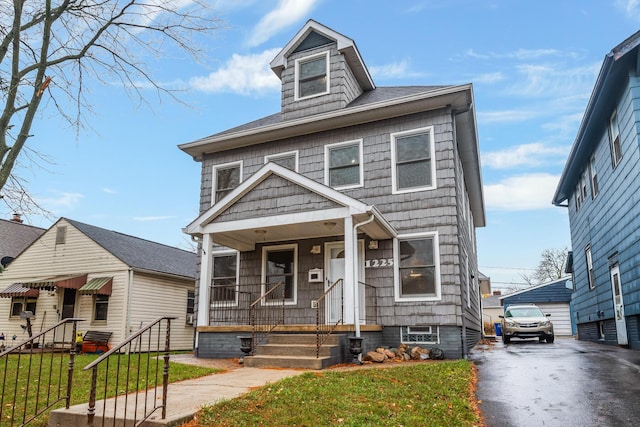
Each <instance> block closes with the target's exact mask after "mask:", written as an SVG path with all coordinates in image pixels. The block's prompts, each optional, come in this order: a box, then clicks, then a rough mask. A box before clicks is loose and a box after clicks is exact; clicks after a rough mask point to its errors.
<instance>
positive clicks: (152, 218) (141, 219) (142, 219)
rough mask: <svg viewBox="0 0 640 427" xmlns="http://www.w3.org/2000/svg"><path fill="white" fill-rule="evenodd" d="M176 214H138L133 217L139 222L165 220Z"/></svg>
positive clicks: (172, 217)
mask: <svg viewBox="0 0 640 427" xmlns="http://www.w3.org/2000/svg"><path fill="white" fill-rule="evenodd" d="M174 218H175V216H170V215H165V216H136V217H134V218H133V220H134V221H139V222H149V221H164V220H167V219H174Z"/></svg>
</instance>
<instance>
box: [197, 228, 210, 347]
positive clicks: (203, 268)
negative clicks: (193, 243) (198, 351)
mask: <svg viewBox="0 0 640 427" xmlns="http://www.w3.org/2000/svg"><path fill="white" fill-rule="evenodd" d="M212 261H213V258H212V257H211V236H210V235H209V234H205V235H204V236H203V237H202V253H201V254H200V282H199V283H198V314H197V325H196V326H206V325H207V324H208V323H209V282H210V281H211V279H210V277H211V263H212ZM197 346H198V334H196V347H197Z"/></svg>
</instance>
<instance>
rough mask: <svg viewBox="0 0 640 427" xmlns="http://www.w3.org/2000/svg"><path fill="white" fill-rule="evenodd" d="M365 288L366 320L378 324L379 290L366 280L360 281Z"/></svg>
mask: <svg viewBox="0 0 640 427" xmlns="http://www.w3.org/2000/svg"><path fill="white" fill-rule="evenodd" d="M358 283H359V284H360V285H361V286H362V287H363V288H364V307H365V309H364V310H365V312H364V320H365V322H366V323H367V324H369V325H376V324H378V290H377V288H376V287H375V286H373V285H370V284H368V283H365V282H358Z"/></svg>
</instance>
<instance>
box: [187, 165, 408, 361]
mask: <svg viewBox="0 0 640 427" xmlns="http://www.w3.org/2000/svg"><path fill="white" fill-rule="evenodd" d="M185 231H186V232H187V233H189V234H191V235H192V236H195V237H196V238H198V239H200V241H201V245H202V256H201V270H200V283H199V287H198V291H199V292H198V296H197V329H196V349H197V350H196V351H197V352H198V353H202V352H200V351H199V349H200V347H201V345H202V344H203V339H205V341H207V342H208V341H209V340H210V339H213V338H214V336H216V338H217V340H218V341H220V339H222V341H225V340H228V338H229V337H225V335H228V334H235V336H236V337H237V336H240V335H243V334H249V333H250V334H251V336H252V346H253V347H252V350H251V353H252V354H253V353H255V352H256V349H257V347H258V346H259V345H261V344H264V343H266V341H267V336H268V334H271V333H284V334H294V333H295V334H309V333H311V334H314V335H315V336H316V357H319V355H320V353H321V351H322V349H321V348H322V346H323V344H324V342H326V340H327V339H328V338H327V337H328V336H330V335H331V334H336V333H341V334H342V333H344V334H345V336H346V335H351V336H355V337H360V336H361V334H362V333H363V332H374V331H379V330H380V329H381V328H380V325H379V324H378V323H379V322H378V308H379V307H378V301H379V295H378V288H379V287H380V286H381V284H382V282H381V281H380V280H377V279H376V280H372V281H371V283H370V282H368V281H367V277H366V275H365V262H366V261H365V260H366V259H368V258H369V257H368V256H367V253H369V252H371V251H375V252H376V253H379V254H380V255H378V256H377V258H380V259H383V260H385V261H384V262H385V263H388V267H389V269H391V266H392V264H393V263H392V261H390V260H391V259H392V257H393V254H392V246H393V245H392V239H393V237H395V236H396V234H397V233H396V231H395V230H394V229H393V227H392V226H391V225H390V224H389V223H388V221H387V220H386V219H385V218H384V216H383V215H382V214H381V213H380V212H379V211H378V210H377V209H376V208H375V207H374V206H369V205H366V204H364V203H362V202H360V201H358V200H355V199H353V198H351V197H348V196H346V195H344V194H343V193H340V192H338V191H335V190H333V189H331V188H329V187H327V186H324V185H322V184H319V183H318V182H316V181H313V180H310V179H308V178H305V177H303V176H301V175H299V174H297V173H295V172H293V171H291V170H289V169H286V168H283V167H281V166H278V165H275V164H271V163H269V164H267V165H265V166H264V167H263V168H262V169H260V170H259V171H258V172H256V173H255V174H254V175H253V176H251V177H250V178H249V179H248V180H246V181H245V182H244V183H242V184H241V185H240V186H239V187H237V188H236V189H235V190H233V191H232V192H231V193H229V194H228V195H226V196H225V197H224V198H223V199H221V200H220V201H219V202H218V203H216V204H214V205H213V206H212V207H211V208H210V209H209V210H207V211H206V212H204V213H203V214H202V215H201V216H200V217H199V218H198V219H196V220H195V221H194V222H193V223H192V224H190V225H189V226H188V227H187V229H186V230H185ZM382 252H384V253H382ZM385 285H386V286H389V285H390V286H393V284H392V283H389V280H386V282H385ZM223 334H225V335H223ZM229 336H231V335H229ZM207 345H208V344H205V347H206V346H207ZM238 346H239V341H238V339H237V338H236V339H235V349H238ZM205 353H207V354H220V353H219V352H217V351H206V352H205ZM236 354H237V351H236Z"/></svg>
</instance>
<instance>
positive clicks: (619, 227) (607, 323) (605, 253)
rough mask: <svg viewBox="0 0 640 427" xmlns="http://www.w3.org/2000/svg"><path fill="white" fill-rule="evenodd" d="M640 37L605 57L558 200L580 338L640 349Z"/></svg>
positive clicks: (561, 181)
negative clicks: (565, 223)
mask: <svg viewBox="0 0 640 427" xmlns="http://www.w3.org/2000/svg"><path fill="white" fill-rule="evenodd" d="M639 44H640V32H637V33H635V34H634V35H632V36H631V37H629V38H628V39H626V40H624V41H623V42H622V43H620V44H619V45H618V46H616V47H615V48H613V50H611V52H610V53H608V54H607V55H606V56H605V58H604V62H603V64H602V67H601V69H600V74H599V75H598V79H597V80H596V84H595V87H594V89H593V92H592V94H591V98H590V99H589V103H588V104H587V107H586V109H585V113H584V116H583V119H582V122H581V124H580V127H579V129H578V134H577V136H576V139H575V142H574V143H573V147H572V149H571V152H570V153H569V158H568V159H567V163H566V164H565V167H564V170H563V172H562V175H561V177H560V182H559V183H558V187H557V189H556V193H555V195H554V197H553V203H554V204H555V205H557V206H563V207H568V212H569V226H570V228H571V245H572V250H573V257H572V258H573V260H572V261H573V275H574V283H575V292H574V295H573V301H572V303H573V310H574V320H575V322H576V324H577V327H578V337H579V339H582V340H589V341H594V342H603V343H607V344H620V345H630V346H631V347H632V348H635V349H640V269H639V268H638V267H639V261H638V260H639V259H640V258H639V257H640V240H638V235H639V233H640V203H638V194H640V151H639V146H640V138H639V137H638V131H637V129H638V127H639V126H640V103H639V102H638V99H639V98H640V65H639V64H640V62H639V60H640V58H639V57H638V49H639Z"/></svg>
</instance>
